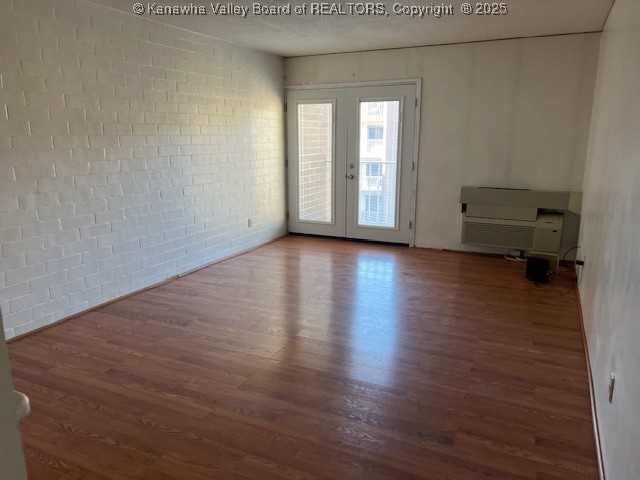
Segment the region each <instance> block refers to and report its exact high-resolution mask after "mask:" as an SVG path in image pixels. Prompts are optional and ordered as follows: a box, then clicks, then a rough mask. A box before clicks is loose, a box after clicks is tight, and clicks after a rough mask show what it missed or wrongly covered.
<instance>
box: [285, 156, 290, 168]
mask: <svg viewBox="0 0 640 480" xmlns="http://www.w3.org/2000/svg"><path fill="white" fill-rule="evenodd" d="M284 168H289V159H288V158H285V159H284Z"/></svg>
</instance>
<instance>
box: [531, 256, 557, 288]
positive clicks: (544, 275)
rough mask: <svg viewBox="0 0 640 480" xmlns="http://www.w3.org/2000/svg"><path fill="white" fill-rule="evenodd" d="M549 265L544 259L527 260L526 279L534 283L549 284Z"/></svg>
mask: <svg viewBox="0 0 640 480" xmlns="http://www.w3.org/2000/svg"><path fill="white" fill-rule="evenodd" d="M550 270H551V264H550V262H549V260H546V259H544V258H537V257H529V258H527V272H526V275H525V276H526V278H527V279H528V280H531V281H533V282H535V283H549V273H550Z"/></svg>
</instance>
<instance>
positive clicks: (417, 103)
mask: <svg viewBox="0 0 640 480" xmlns="http://www.w3.org/2000/svg"><path fill="white" fill-rule="evenodd" d="M416 108H418V99H417V98H416Z"/></svg>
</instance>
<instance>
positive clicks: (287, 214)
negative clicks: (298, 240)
mask: <svg viewBox="0 0 640 480" xmlns="http://www.w3.org/2000/svg"><path fill="white" fill-rule="evenodd" d="M285 216H286V217H287V220H289V212H287V213H286V214H285Z"/></svg>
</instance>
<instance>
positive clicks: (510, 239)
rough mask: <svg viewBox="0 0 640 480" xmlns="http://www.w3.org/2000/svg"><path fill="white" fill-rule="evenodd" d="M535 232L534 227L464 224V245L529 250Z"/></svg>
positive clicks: (531, 246)
mask: <svg viewBox="0 0 640 480" xmlns="http://www.w3.org/2000/svg"><path fill="white" fill-rule="evenodd" d="M535 230H536V229H535V227H534V226H524V225H505V224H498V223H474V222H465V228H464V243H473V244H476V245H487V246H499V247H511V248H521V249H531V248H533V237H534V233H535Z"/></svg>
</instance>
